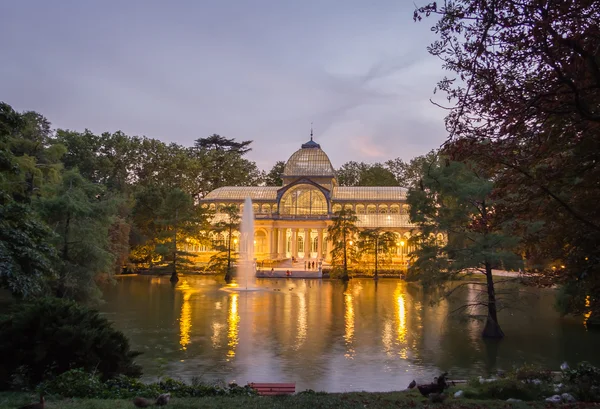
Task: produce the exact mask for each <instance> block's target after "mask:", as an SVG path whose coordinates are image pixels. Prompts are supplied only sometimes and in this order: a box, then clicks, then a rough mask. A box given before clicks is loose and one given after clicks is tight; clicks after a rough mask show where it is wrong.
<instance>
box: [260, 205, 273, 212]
mask: <svg viewBox="0 0 600 409" xmlns="http://www.w3.org/2000/svg"><path fill="white" fill-rule="evenodd" d="M261 213H271V206H269V205H268V204H264V205H262V207H261Z"/></svg>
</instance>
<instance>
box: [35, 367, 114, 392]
mask: <svg viewBox="0 0 600 409" xmlns="http://www.w3.org/2000/svg"><path fill="white" fill-rule="evenodd" d="M39 389H40V390H42V391H43V392H44V393H45V394H50V395H61V396H65V397H69V398H89V397H95V396H98V395H99V394H100V392H102V390H103V389H104V385H103V384H102V381H101V380H100V377H99V376H98V375H95V374H91V373H87V372H85V371H84V370H83V369H72V370H70V371H67V372H63V373H61V374H60V375H58V376H57V377H55V378H53V379H51V380H49V381H47V382H44V383H42V384H41V385H39Z"/></svg>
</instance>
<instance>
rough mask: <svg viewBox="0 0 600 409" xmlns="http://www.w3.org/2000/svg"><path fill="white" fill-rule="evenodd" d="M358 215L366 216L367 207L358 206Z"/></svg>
mask: <svg viewBox="0 0 600 409" xmlns="http://www.w3.org/2000/svg"><path fill="white" fill-rule="evenodd" d="M356 214H365V205H361V204H359V205H356Z"/></svg>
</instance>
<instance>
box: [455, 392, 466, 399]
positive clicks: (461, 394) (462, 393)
mask: <svg viewBox="0 0 600 409" xmlns="http://www.w3.org/2000/svg"><path fill="white" fill-rule="evenodd" d="M464 394H465V393H464V392H463V391H462V390H460V391H456V392H454V397H455V398H462V397H463V395H464Z"/></svg>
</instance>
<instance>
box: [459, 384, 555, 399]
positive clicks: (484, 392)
mask: <svg viewBox="0 0 600 409" xmlns="http://www.w3.org/2000/svg"><path fill="white" fill-rule="evenodd" d="M464 391H465V395H464V396H465V397H466V398H470V399H501V400H506V399H509V398H513V399H521V400H537V399H542V398H543V397H545V396H548V395H549V394H552V393H551V390H550V387H549V385H548V384H534V383H525V382H523V381H520V380H517V379H498V380H496V381H494V382H484V383H480V382H479V381H478V380H477V379H475V380H472V381H469V387H468V388H465V390H464Z"/></svg>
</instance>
